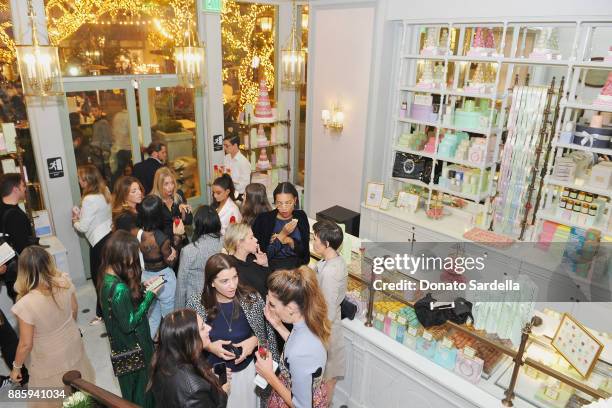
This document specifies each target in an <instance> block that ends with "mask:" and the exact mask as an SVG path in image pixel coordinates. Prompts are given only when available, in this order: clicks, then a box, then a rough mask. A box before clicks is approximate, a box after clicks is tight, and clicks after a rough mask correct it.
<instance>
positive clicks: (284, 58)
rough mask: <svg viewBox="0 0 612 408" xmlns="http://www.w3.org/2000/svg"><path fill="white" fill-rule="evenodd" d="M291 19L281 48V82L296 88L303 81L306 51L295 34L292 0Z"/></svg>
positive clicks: (294, 6)
mask: <svg viewBox="0 0 612 408" xmlns="http://www.w3.org/2000/svg"><path fill="white" fill-rule="evenodd" d="M292 7H293V19H292V21H291V33H290V34H289V38H287V41H286V42H285V45H284V46H283V48H282V49H281V83H282V84H283V86H284V87H286V88H289V89H295V88H298V87H299V86H300V85H303V84H304V82H305V74H306V51H304V49H303V48H302V41H301V40H300V38H299V36H298V34H297V6H296V5H295V1H293V5H292Z"/></svg>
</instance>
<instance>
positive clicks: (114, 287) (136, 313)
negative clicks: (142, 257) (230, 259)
mask: <svg viewBox="0 0 612 408" xmlns="http://www.w3.org/2000/svg"><path fill="white" fill-rule="evenodd" d="M102 255H103V256H102V259H103V262H102V268H101V269H100V270H101V271H103V272H102V273H101V274H100V275H99V279H100V280H99V283H98V287H99V288H100V302H101V304H102V314H103V315H104V322H105V324H106V331H107V332H108V337H109V340H110V345H111V350H112V351H114V352H122V351H126V350H133V349H135V348H136V347H137V346H139V347H140V348H141V349H142V352H143V355H144V360H145V365H144V367H143V368H142V369H139V370H135V371H132V372H130V373H127V374H124V375H121V376H119V377H118V379H119V386H120V387H121V395H122V396H123V398H125V399H126V400H128V401H131V402H133V403H135V404H138V405H140V406H144V407H153V406H154V405H155V403H154V401H153V395H151V394H150V393H145V390H146V386H147V381H148V373H147V369H148V367H149V365H150V362H151V357H152V356H153V340H151V334H150V332H149V321H148V320H147V312H148V311H149V308H150V307H151V304H152V303H153V301H154V300H155V296H156V295H157V293H158V292H159V291H160V290H161V289H162V288H163V285H160V286H155V287H154V286H150V285H152V284H153V283H154V280H155V279H158V278H153V279H149V280H147V281H146V282H144V285H145V287H147V289H146V290H145V292H144V294H143V292H142V291H141V285H140V277H141V274H142V270H141V268H140V262H139V260H138V240H137V239H136V238H135V237H134V236H133V235H131V234H130V233H129V232H127V231H117V232H114V233H113V234H112V235H111V237H110V238H109V240H108V242H107V243H106V245H105V246H104V250H103V252H102ZM155 283H156V285H157V284H159V282H155ZM148 287H150V289H149V288H148Z"/></svg>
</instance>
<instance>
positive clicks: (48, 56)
mask: <svg viewBox="0 0 612 408" xmlns="http://www.w3.org/2000/svg"><path fill="white" fill-rule="evenodd" d="M28 17H29V19H30V25H31V27H32V45H17V47H16V48H17V61H18V64H19V73H20V75H21V84H22V86H23V92H24V95H26V96H40V97H47V96H54V95H60V94H62V93H63V87H62V75H61V69H60V63H59V57H58V53H57V47H54V46H51V45H40V44H39V42H38V31H37V29H36V15H35V14H34V7H33V6H32V0H28Z"/></svg>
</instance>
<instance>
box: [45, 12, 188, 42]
mask: <svg viewBox="0 0 612 408" xmlns="http://www.w3.org/2000/svg"><path fill="white" fill-rule="evenodd" d="M168 6H169V7H171V8H172V14H170V13H167V10H168ZM194 9H195V5H194V0H187V1H185V0H157V1H151V0H81V1H78V2H74V1H67V0H49V1H48V3H47V6H46V13H47V16H48V24H49V28H48V31H49V38H50V40H51V42H52V43H53V44H59V43H61V42H62V41H63V40H65V39H66V38H68V37H70V36H71V35H72V34H74V33H75V32H76V31H77V30H78V29H79V28H80V27H81V26H82V25H83V24H100V21H103V22H104V23H105V24H106V25H110V24H112V22H114V21H116V20H117V18H118V16H119V13H120V12H122V14H123V15H124V16H127V15H129V16H130V18H129V19H127V20H126V21H117V23H118V24H120V25H137V26H138V25H140V24H134V23H137V22H140V21H141V19H140V18H139V17H137V18H134V17H135V16H139V15H140V14H141V13H143V14H146V15H148V16H150V17H152V18H153V21H154V22H155V24H154V26H155V27H156V29H157V33H150V35H149V39H150V40H151V41H152V43H153V44H155V46H158V47H159V48H162V49H163V48H165V47H170V48H172V47H174V45H178V44H181V43H182V41H183V37H184V32H185V27H186V26H187V22H188V21H194V17H193V10H194ZM107 13H108V14H109V15H110V16H111V20H110V21H109V20H103V19H101V17H102V16H104V15H105V14H107ZM147 24H149V23H147ZM143 25H144V24H143Z"/></svg>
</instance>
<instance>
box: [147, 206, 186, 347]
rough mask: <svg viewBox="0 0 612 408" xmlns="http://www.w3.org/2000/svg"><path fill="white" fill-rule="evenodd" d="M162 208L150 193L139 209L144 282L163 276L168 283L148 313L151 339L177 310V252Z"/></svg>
mask: <svg viewBox="0 0 612 408" xmlns="http://www.w3.org/2000/svg"><path fill="white" fill-rule="evenodd" d="M162 206H163V203H162V200H161V198H159V197H158V196H155V195H152V194H151V195H148V196H146V197H145V199H144V200H142V203H141V204H140V206H139V207H138V215H139V217H140V223H141V226H142V229H140V230H138V233H137V238H138V241H140V252H141V253H142V258H143V261H144V270H143V271H142V279H143V280H147V279H152V278H156V277H162V278H163V279H164V280H165V281H166V283H165V285H164V288H163V289H162V290H161V291H160V292H159V294H158V296H157V301H155V302H154V303H153V305H152V306H151V308H152V310H151V312H150V313H149V326H150V329H151V338H155V333H157V329H158V328H159V323H160V322H161V319H162V317H164V316H165V315H167V314H168V313H170V312H172V311H173V310H174V293H175V291H176V275H175V274H174V271H173V270H172V266H173V265H174V264H175V262H176V257H177V251H176V250H175V249H174V247H173V245H172V241H171V240H170V238H169V237H168V236H167V235H166V234H165V233H164V231H163V216H162ZM181 226H182V224H181ZM183 232H184V231H183Z"/></svg>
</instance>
